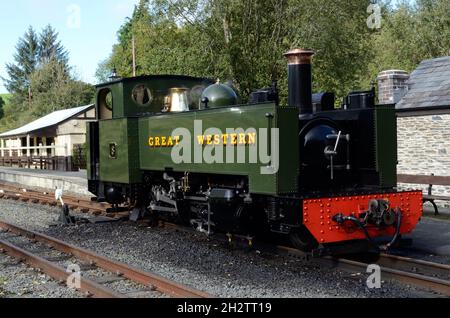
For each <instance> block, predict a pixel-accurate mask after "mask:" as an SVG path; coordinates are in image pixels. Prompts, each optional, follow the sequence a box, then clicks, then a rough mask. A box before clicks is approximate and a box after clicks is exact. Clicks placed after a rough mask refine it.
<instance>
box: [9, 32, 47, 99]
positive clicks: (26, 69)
mask: <svg viewBox="0 0 450 318" xmlns="http://www.w3.org/2000/svg"><path fill="white" fill-rule="evenodd" d="M38 51H39V42H38V36H37V35H36V32H35V31H34V29H33V28H32V27H31V26H30V27H29V28H28V30H27V32H26V33H25V34H24V36H23V37H22V38H20V39H19V42H18V44H17V46H16V53H15V55H14V62H15V63H10V64H6V72H7V74H8V78H7V79H4V78H3V81H4V82H5V87H6V89H7V90H8V91H9V92H10V93H12V94H20V95H27V94H28V88H29V76H30V75H31V73H33V72H34V70H35V69H36V66H37V64H38Z"/></svg>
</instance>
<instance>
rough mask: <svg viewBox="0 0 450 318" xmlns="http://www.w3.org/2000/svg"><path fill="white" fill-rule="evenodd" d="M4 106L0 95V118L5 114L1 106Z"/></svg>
mask: <svg viewBox="0 0 450 318" xmlns="http://www.w3.org/2000/svg"><path fill="white" fill-rule="evenodd" d="M4 106H5V101H4V100H3V98H2V97H1V96H0V119H2V118H3V116H4V115H5V111H4V110H3V107H4Z"/></svg>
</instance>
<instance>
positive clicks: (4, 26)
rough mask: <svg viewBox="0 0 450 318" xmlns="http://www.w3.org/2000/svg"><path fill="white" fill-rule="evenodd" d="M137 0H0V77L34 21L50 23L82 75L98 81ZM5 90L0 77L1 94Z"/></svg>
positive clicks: (37, 24)
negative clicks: (101, 67) (99, 69)
mask: <svg viewBox="0 0 450 318" xmlns="http://www.w3.org/2000/svg"><path fill="white" fill-rule="evenodd" d="M137 2H138V0H9V1H7V0H0V30H1V31H0V41H1V42H0V43H1V48H0V77H6V75H7V74H6V70H5V64H6V63H11V62H13V55H14V53H15V51H16V50H15V46H16V44H17V42H18V40H19V38H20V37H22V36H23V34H24V33H25V31H26V30H27V29H28V27H29V26H30V25H31V26H33V28H34V29H35V30H36V31H38V32H40V30H41V29H42V28H43V27H44V26H46V25H47V24H51V25H52V26H53V28H55V29H56V31H57V32H58V33H59V39H60V40H61V42H62V44H63V45H64V46H65V48H66V49H67V50H68V51H69V58H70V61H69V62H70V65H71V66H72V67H73V68H74V71H75V73H76V74H77V76H78V77H79V79H81V80H83V81H86V82H89V83H92V84H95V83H96V79H95V71H96V70H97V66H98V64H99V63H100V62H101V61H103V60H105V59H106V58H107V57H108V56H109V55H110V53H111V50H112V46H113V44H114V43H116V42H117V31H118V30H119V28H120V26H121V25H122V24H123V23H124V21H125V18H126V17H129V16H131V14H132V13H133V9H134V5H135V4H136V3H137ZM3 93H6V89H5V88H4V86H3V81H1V80H0V94H3Z"/></svg>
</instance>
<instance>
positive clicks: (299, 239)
mask: <svg viewBox="0 0 450 318" xmlns="http://www.w3.org/2000/svg"><path fill="white" fill-rule="evenodd" d="M289 237H290V240H291V243H292V244H293V245H294V247H295V248H296V249H298V250H300V251H303V252H311V251H312V250H313V249H315V248H317V246H318V244H317V241H316V240H315V238H314V237H313V236H312V235H311V233H310V232H309V231H308V230H307V229H306V228H305V227H301V228H299V229H296V230H293V231H292V232H291V233H290V235H289Z"/></svg>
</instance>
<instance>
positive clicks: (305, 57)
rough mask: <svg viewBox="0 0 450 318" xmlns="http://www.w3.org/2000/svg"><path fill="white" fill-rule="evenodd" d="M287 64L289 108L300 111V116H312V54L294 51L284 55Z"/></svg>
mask: <svg viewBox="0 0 450 318" xmlns="http://www.w3.org/2000/svg"><path fill="white" fill-rule="evenodd" d="M284 56H285V57H286V58H287V60H288V64H289V74H288V84H289V106H295V107H298V108H299V109H300V115H306V114H312V112H313V105H312V66H311V61H312V57H313V56H314V52H313V51H311V50H304V49H294V50H291V51H289V52H287V53H285V54H284Z"/></svg>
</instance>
